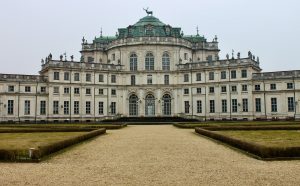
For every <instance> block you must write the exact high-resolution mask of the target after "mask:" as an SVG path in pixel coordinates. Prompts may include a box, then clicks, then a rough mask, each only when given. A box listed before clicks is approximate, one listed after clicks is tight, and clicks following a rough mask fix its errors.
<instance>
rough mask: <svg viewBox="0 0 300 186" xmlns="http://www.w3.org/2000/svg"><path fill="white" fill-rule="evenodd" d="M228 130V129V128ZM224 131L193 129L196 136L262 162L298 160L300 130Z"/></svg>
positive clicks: (259, 129)
mask: <svg viewBox="0 0 300 186" xmlns="http://www.w3.org/2000/svg"><path fill="white" fill-rule="evenodd" d="M228 128H229V127H228ZM228 128H226V130H224V127H220V130H218V128H217V127H213V128H210V127H206V128H200V127H198V128H195V131H196V132H197V133H198V134H201V135H204V136H207V137H209V138H212V139H214V140H217V141H219V142H222V143H225V144H228V145H230V146H232V147H235V148H237V149H240V150H242V152H246V153H247V154H250V155H252V156H253V157H256V158H258V159H263V160H282V159H299V158H300V132H299V131H300V130H299V128H298V129H291V127H288V126H287V128H283V127H280V129H279V128H274V126H272V127H265V128H264V129H262V128H254V127H249V128H247V129H246V127H243V128H242V129H241V128H239V129H237V128H236V129H233V128H234V127H231V130H228Z"/></svg>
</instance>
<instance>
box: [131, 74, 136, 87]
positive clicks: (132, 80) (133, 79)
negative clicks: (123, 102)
mask: <svg viewBox="0 0 300 186" xmlns="http://www.w3.org/2000/svg"><path fill="white" fill-rule="evenodd" d="M130 84H131V85H135V75H131V78H130Z"/></svg>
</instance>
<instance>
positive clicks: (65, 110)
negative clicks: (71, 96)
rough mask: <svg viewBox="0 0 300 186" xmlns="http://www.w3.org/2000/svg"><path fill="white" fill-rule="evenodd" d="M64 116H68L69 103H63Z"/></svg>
mask: <svg viewBox="0 0 300 186" xmlns="http://www.w3.org/2000/svg"><path fill="white" fill-rule="evenodd" d="M64 114H65V115H67V114H69V101H64Z"/></svg>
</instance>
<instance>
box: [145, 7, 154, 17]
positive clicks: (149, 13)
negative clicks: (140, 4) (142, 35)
mask: <svg viewBox="0 0 300 186" xmlns="http://www.w3.org/2000/svg"><path fill="white" fill-rule="evenodd" d="M143 9H144V10H145V11H146V13H147V15H148V16H149V15H151V16H152V15H153V11H148V9H149V8H148V7H147V9H145V8H143Z"/></svg>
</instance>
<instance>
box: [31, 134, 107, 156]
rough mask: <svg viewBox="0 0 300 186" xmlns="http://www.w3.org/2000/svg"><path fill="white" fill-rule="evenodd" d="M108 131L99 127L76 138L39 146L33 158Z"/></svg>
mask: <svg viewBox="0 0 300 186" xmlns="http://www.w3.org/2000/svg"><path fill="white" fill-rule="evenodd" d="M105 132H106V129H98V130H94V131H92V132H89V133H87V134H83V135H80V136H77V137H74V138H70V139H66V140H64V141H60V142H57V143H53V144H50V145H45V146H40V147H38V150H36V151H35V153H34V154H33V157H32V159H41V158H42V157H43V156H46V155H49V154H51V153H53V152H56V151H59V150H61V149H63V148H66V147H68V146H71V145H74V144H76V143H79V142H82V141H84V140H87V139H90V138H93V137H95V136H99V135H100V134H104V133H105Z"/></svg>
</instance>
